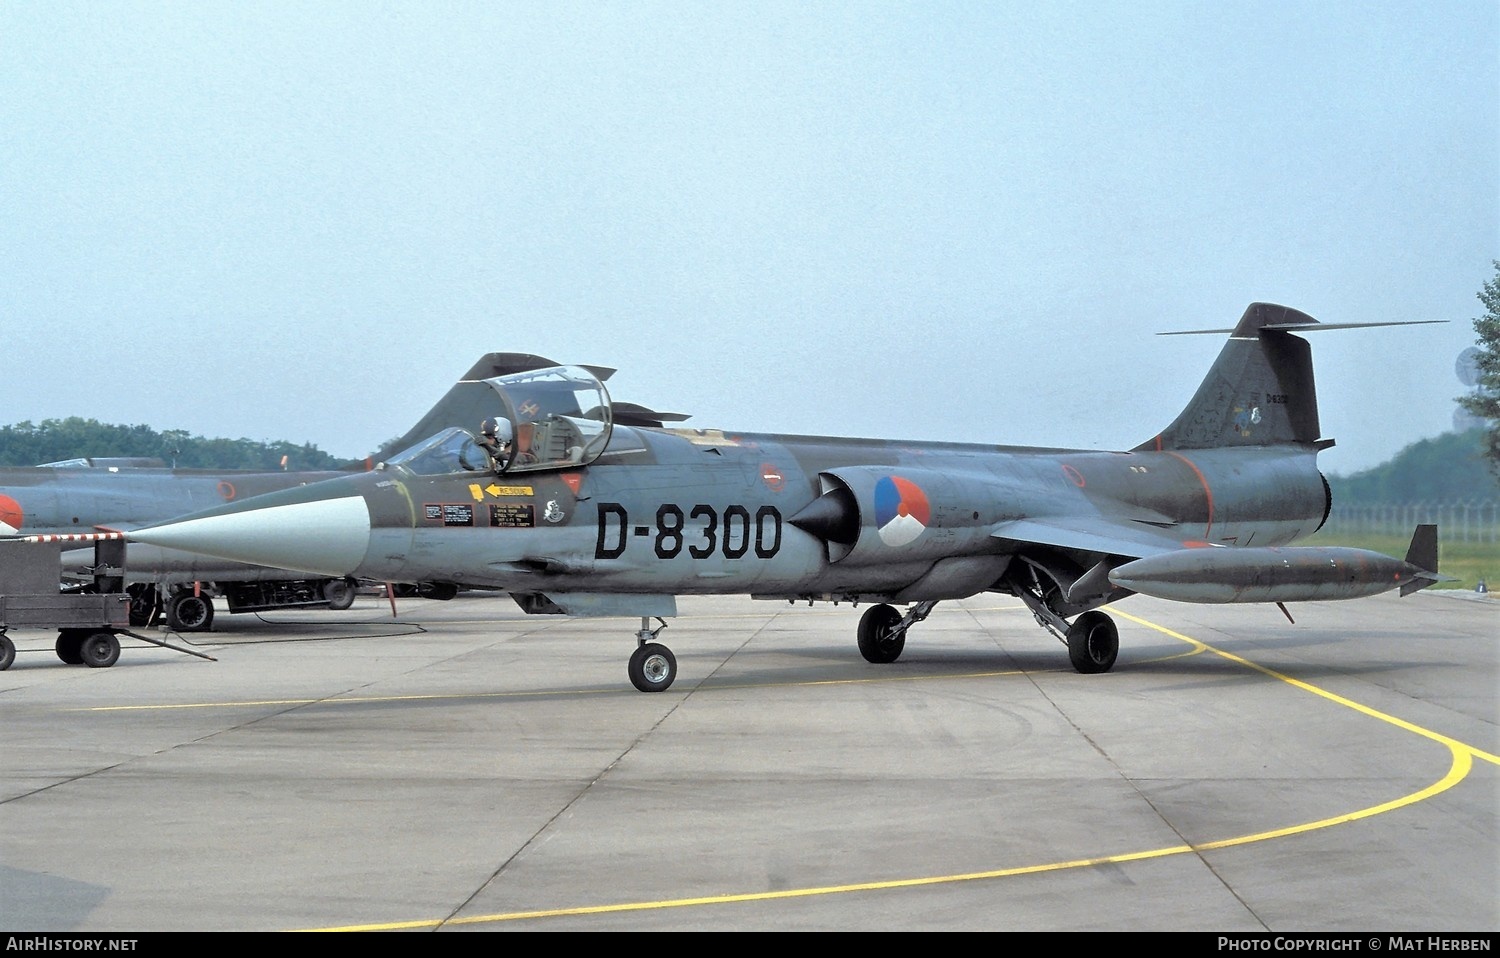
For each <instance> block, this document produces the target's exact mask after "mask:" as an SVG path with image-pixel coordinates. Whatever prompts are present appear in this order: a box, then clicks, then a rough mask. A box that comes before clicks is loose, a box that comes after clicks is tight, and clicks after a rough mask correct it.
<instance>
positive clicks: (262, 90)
mask: <svg viewBox="0 0 1500 958" xmlns="http://www.w3.org/2000/svg"><path fill="white" fill-rule="evenodd" d="M1496 258H1500V6H1497V4H1496V3H1494V2H1493V0H1482V2H1468V0H1442V2H1438V3H1434V4H1418V3H1398V2H1390V3H1379V2H1374V3H1372V2H1360V3H1339V2H1320V3H1303V2H1296V0H1285V2H1238V3H1237V2H1232V0H1231V2H1207V0H1205V2H1171V3H1142V2H1134V0H1133V2H1130V3H1118V4H1109V3H1104V2H1086V3H1075V4H1064V3H1044V4H1037V3H1032V2H1027V3H1016V4H1006V3H999V2H978V3H939V2H925V3H913V4H898V3H879V2H861V3H806V2H796V3H786V4H781V3H746V4H732V5H731V4H706V3H690V2H679V3H647V4H637V3H600V2H590V3H583V4H577V5H573V4H567V3H543V4H521V5H513V4H507V3H497V2H483V3H431V2H412V3H402V4H389V5H386V4H379V3H372V2H358V3H353V2H350V3H333V2H316V3H314V2H303V3H264V2H262V3H254V2H252V3H238V2H237V3H228V2H223V3H211V2H208V3H206V2H191V3H169V2H160V0H153V2H148V3H138V4H137V3H120V2H87V3H76V4H67V3H58V2H54V0H47V2H29V0H8V2H5V3H3V4H0V323H3V329H4V331H5V334H6V335H5V354H6V359H7V362H6V363H5V366H4V372H3V375H0V423H8V422H19V421H22V420H32V421H39V420H42V419H48V418H60V417H65V416H87V417H93V418H97V419H100V420H102V421H105V422H118V423H127V424H135V423H144V424H148V425H151V426H153V427H155V428H158V429H169V428H170V429H186V430H188V431H189V432H192V433H199V434H203V435H207V436H227V437H230V438H240V437H246V438H251V439H289V440H292V441H294V442H312V443H316V444H317V445H318V446H320V447H322V448H323V449H325V450H327V451H329V452H331V453H334V454H335V455H340V456H348V457H351V458H352V457H355V456H361V455H364V454H365V453H367V452H369V451H371V450H372V449H374V448H375V447H376V446H378V445H379V444H380V443H382V442H384V441H385V440H387V439H389V438H390V437H392V436H395V435H397V434H398V433H401V432H403V431H405V430H406V429H407V428H408V427H409V426H410V425H411V424H412V423H413V422H415V421H416V419H417V418H418V416H419V415H420V413H421V412H423V411H425V410H426V409H427V408H428V407H429V406H430V405H431V404H432V403H433V402H435V401H436V400H437V398H438V397H439V396H440V395H441V394H442V393H443V392H444V391H445V390H446V388H447V386H448V385H449V384H450V383H451V382H452V381H453V380H454V379H455V378H457V377H458V376H459V375H460V374H461V373H463V372H464V371H465V370H466V369H467V368H468V367H469V366H470V365H471V364H472V363H473V362H474V360H475V359H477V358H478V357H479V356H480V355H481V354H483V353H485V352H490V351H498V350H512V351H527V352H535V353H540V354H542V355H545V356H548V357H551V358H553V359H556V360H558V361H559V362H578V363H590V364H596V365H604V366H612V367H615V368H617V369H619V372H618V374H616V375H615V376H614V378H613V379H611V380H610V382H609V388H610V390H611V392H612V394H613V395H614V396H615V398H617V399H625V400H630V401H634V402H640V403H644V404H647V405H651V406H655V407H657V408H660V409H666V410H671V411H678V412H684V413H692V414H693V419H691V420H690V421H689V425H696V426H701V427H723V428H730V429H743V430H756V431H780V432H798V433H815V434H844V435H862V436H887V437H901V438H911V439H945V440H969V441H976V442H986V443H1018V444H1043V445H1064V446H1076V447H1080V448H1101V449H1110V448H1126V447H1129V446H1132V445H1135V444H1136V443H1139V442H1142V441H1144V440H1145V439H1147V438H1148V437H1150V436H1151V435H1153V434H1155V432H1156V431H1157V430H1159V429H1160V428H1161V427H1163V426H1165V425H1166V424H1167V423H1168V422H1169V421H1170V420H1171V419H1172V418H1173V417H1174V416H1175V415H1176V414H1177V412H1178V411H1179V409H1180V408H1181V407H1182V406H1183V404H1184V403H1186V401H1187V400H1188V398H1189V397H1190V396H1191V395H1192V393H1193V391H1194V389H1195V388H1196V387H1197V384H1198V382H1199V380H1200V379H1201V378H1202V376H1203V374H1204V373H1205V372H1206V371H1207V369H1208V366H1209V365H1210V363H1211V362H1212V359H1213V357H1214V356H1215V355H1216V354H1217V352H1218V350H1219V347H1220V345H1221V343H1220V341H1219V339H1218V338H1217V337H1201V336H1199V337H1169V338H1159V337H1157V336H1155V335H1154V334H1155V333H1157V332H1159V331H1164V330H1172V329H1194V328H1202V327H1205V326H1213V327H1217V326H1231V325H1233V324H1234V322H1235V320H1236V319H1237V318H1238V317H1239V315H1240V314H1241V313H1242V312H1243V311H1244V309H1245V307H1246V305H1248V304H1249V303H1251V302H1253V301H1256V300H1264V301H1270V302H1279V303H1283V304H1285V305H1288V306H1293V307H1296V308H1298V309H1301V310H1303V311H1305V312H1308V313H1310V314H1312V315H1313V316H1315V317H1317V318H1318V319H1321V320H1323V321H1325V322H1357V321H1383V320H1409V319H1448V320H1452V321H1453V322H1451V323H1450V324H1448V325H1446V326H1425V327H1413V328H1408V329H1390V330H1368V331H1350V332H1328V333H1322V334H1318V335H1315V336H1311V337H1309V338H1310V339H1311V340H1312V344H1313V355H1314V359H1315V362H1316V365H1317V371H1318V376H1319V378H1318V387H1319V389H1318V392H1319V397H1320V400H1321V409H1322V425H1323V433H1324V435H1325V436H1331V437H1334V438H1336V439H1337V440H1338V446H1337V447H1336V448H1335V449H1333V450H1331V451H1329V452H1328V453H1325V454H1324V456H1323V460H1322V461H1323V464H1324V468H1325V470H1326V471H1330V472H1336V473H1344V474H1347V473H1350V472H1353V471H1356V470H1358V469H1361V468H1365V467H1368V466H1371V465H1374V464H1377V463H1379V462H1381V461H1383V460H1384V459H1386V458H1388V457H1389V456H1390V455H1391V454H1393V453H1395V452H1396V451H1397V450H1399V449H1400V448H1401V447H1402V446H1404V445H1406V444H1408V443H1410V442H1413V441H1415V440H1417V439H1421V438H1424V437H1427V436H1431V435H1435V434H1438V433H1440V432H1443V431H1445V430H1447V429H1449V428H1450V427H1451V425H1452V423H1453V410H1454V404H1453V402H1452V399H1453V397H1454V396H1455V395H1457V394H1458V393H1460V392H1461V391H1462V390H1463V388H1464V387H1463V386H1462V385H1461V383H1460V382H1459V381H1458V378H1457V376H1456V375H1455V372H1454V363H1455V360H1456V359H1457V357H1458V354H1459V353H1460V352H1461V351H1462V350H1463V349H1464V348H1465V347H1466V346H1469V345H1472V344H1473V343H1474V341H1475V335H1474V330H1473V326H1472V319H1473V318H1474V317H1475V316H1477V315H1479V314H1480V313H1481V311H1482V307H1481V305H1480V304H1479V302H1478V300H1477V299H1476V298H1475V294H1476V293H1477V292H1478V291H1479V289H1480V287H1481V286H1482V285H1483V283H1484V282H1485V281H1486V280H1487V279H1490V278H1492V277H1493V276H1494V275H1495V270H1494V267H1493V266H1492V265H1491V261H1492V260H1494V259H1496Z"/></svg>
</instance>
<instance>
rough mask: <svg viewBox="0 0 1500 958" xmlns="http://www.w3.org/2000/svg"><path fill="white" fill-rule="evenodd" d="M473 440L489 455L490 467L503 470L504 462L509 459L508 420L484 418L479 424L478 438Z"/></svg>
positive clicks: (509, 433) (509, 437)
mask: <svg viewBox="0 0 1500 958" xmlns="http://www.w3.org/2000/svg"><path fill="white" fill-rule="evenodd" d="M474 442H475V444H476V445H478V446H479V448H480V449H483V450H484V451H485V452H486V453H487V454H488V455H489V457H490V468H491V469H493V470H494V471H495V472H502V471H504V469H505V466H506V464H507V463H508V462H509V461H510V449H511V431H510V421H509V420H504V419H498V420H497V419H486V420H485V421H484V422H482V423H480V424H479V438H478V439H476V440H474Z"/></svg>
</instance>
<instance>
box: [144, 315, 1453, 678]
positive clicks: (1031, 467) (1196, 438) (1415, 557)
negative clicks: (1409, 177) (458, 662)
mask: <svg viewBox="0 0 1500 958" xmlns="http://www.w3.org/2000/svg"><path fill="white" fill-rule="evenodd" d="M1375 325H1407V324H1404V323H1401V324H1398V323H1349V324H1332V323H1328V324H1320V323H1318V322H1317V321H1316V320H1314V319H1313V318H1312V317H1310V316H1308V315H1306V314H1304V313H1301V312H1298V311H1297V310H1294V309H1289V308H1287V307H1284V306H1276V305H1271V304H1266V303H1255V304H1252V305H1251V306H1250V307H1249V309H1247V310H1246V311H1245V314H1244V316H1243V317H1242V318H1241V319H1240V321H1239V323H1238V324H1237V325H1236V326H1234V327H1233V328H1232V329H1223V330H1198V331H1197V332H1205V333H1228V334H1229V338H1228V342H1227V343H1226V344H1225V345H1224V347H1223V349H1222V351H1221V352H1220V354H1219V356H1218V359H1217V360H1216V361H1215V363H1214V364H1213V366H1212V368H1211V369H1210V371H1209V373H1208V376H1207V378H1205V379H1204V381H1203V383H1202V385H1201V386H1200V387H1199V389H1198V391H1197V393H1196V394H1195V395H1194V396H1193V398H1192V399H1191V401H1190V402H1189V403H1188V405H1187V407H1186V408H1185V409H1184V410H1183V412H1182V414H1181V415H1179V416H1178V417H1177V418H1176V420H1174V421H1173V422H1172V423H1171V424H1170V425H1168V426H1167V427H1166V428H1165V429H1162V430H1161V431H1160V432H1159V433H1157V434H1156V435H1154V436H1152V437H1151V438H1150V439H1148V440H1147V441H1146V442H1144V443H1141V444H1140V445H1137V446H1136V447H1134V448H1132V449H1129V450H1126V451H1120V452H1098V451H1085V450H1069V449H1042V448H1021V447H1004V446H989V445H971V444H961V443H949V442H917V441H895V440H880V439H843V438H827V437H808V436H784V435H766V434H757V433H748V432H734V431H727V430H696V429H683V428H669V427H667V426H666V425H665V423H660V424H657V425H641V424H630V423H627V422H625V421H622V418H621V417H620V416H619V415H617V412H618V409H617V407H615V406H614V405H613V404H612V403H611V400H610V397H609V395H608V393H607V392H606V391H605V388H604V386H603V384H602V383H601V382H600V380H599V379H598V377H597V376H595V375H594V374H593V373H591V372H590V371H589V370H588V369H587V368H585V367H581V366H559V367H553V368H546V369H533V370H527V371H522V372H517V373H514V374H510V375H503V376H497V377H494V378H491V379H489V380H487V385H488V387H489V388H490V389H491V390H492V392H493V394H494V398H495V399H496V400H498V402H497V403H495V405H497V406H498V407H499V408H501V409H502V410H503V414H502V415H501V416H500V417H499V418H498V422H497V424H496V425H497V427H498V428H496V429H494V430H493V432H494V433H495V437H494V440H491V441H490V442H489V443H488V445H489V448H488V449H486V448H481V446H480V445H479V444H478V443H477V442H476V437H475V436H474V435H473V434H471V433H470V432H468V431H466V430H465V429H463V428H450V429H447V430H444V431H441V432H438V433H437V434H435V435H433V436H432V437H431V438H430V439H428V440H426V441H424V442H422V443H419V444H417V445H415V446H414V447H412V448H410V449H408V450H406V451H404V452H402V453H400V454H398V455H395V456H392V457H391V458H389V459H387V460H385V461H384V462H382V463H381V464H379V465H377V466H376V467H375V469H374V470H372V471H371V472H369V473H367V474H363V475H358V476H349V477H343V478H339V479H334V480H331V481H327V482H322V483H317V484H314V485H309V486H305V487H302V488H299V489H290V490H285V491H282V492H277V493H272V494H270V495H266V496H261V497H258V498H255V499H250V500H246V501H244V502H239V503H233V504H229V505H226V506H222V507H220V508H217V509H213V510H210V511H207V512H203V513H200V514H198V515H196V516H192V517H186V518H183V519H181V520H179V521H175V522H170V523H166V524H162V525H156V526H152V527H150V528H146V529H139V530H136V531H134V532H133V533H131V534H130V536H129V538H130V539H131V540H132V541H134V542H137V543H144V544H148V545H154V546H163V547H169V548H174V549H184V550H189V551H193V552H201V553H204V554H207V555H213V556H220V557H224V558H229V559H236V560H241V561H247V562H257V563H263V564H267V565H275V566H281V567H286V568H292V569H300V570H303V571H304V572H307V573H308V574H315V575H324V576H358V577H363V578H370V579H376V580H386V579H399V580H440V581H451V582H460V583H464V584H469V585H482V586H487V587H491V588H495V589H502V590H505V591H506V592H509V593H510V594H511V595H512V597H513V598H514V599H515V600H516V601H517V602H518V603H519V604H520V606H521V608H522V609H524V610H525V611H527V612H531V613H566V614H571V615H588V616H630V617H637V616H638V617H640V629H639V631H637V632H636V634H635V639H636V646H637V647H636V649H635V651H634V653H633V654H632V655H631V656H630V660H629V666H628V674H629V677H630V680H631V682H632V684H634V685H635V687H636V688H638V689H640V690H642V691H645V692H659V691H662V690H664V689H666V688H668V687H670V686H671V684H672V682H673V680H674V679H675V677H676V674H677V663H676V659H675V657H674V656H673V654H672V652H671V650H670V649H668V648H667V646H666V645H665V644H663V643H662V642H661V641H659V638H660V632H661V630H662V629H663V628H665V627H666V622H665V617H667V616H672V615H675V614H676V596H678V595H684V594H749V595H752V596H756V597H761V598H770V599H782V600H794V601H809V602H812V601H819V600H823V601H833V602H843V601H847V602H853V603H865V604H868V605H869V608H867V609H866V610H865V611H864V613H863V615H862V617H861V618H860V621H859V627H858V633H857V645H858V648H859V651H860V652H861V654H862V655H863V656H864V658H865V659H867V660H868V661H870V662H874V663H890V662H894V661H896V659H897V658H898V657H899V656H900V655H901V654H902V651H903V649H904V647H905V643H906V639H907V636H908V634H909V633H910V632H911V631H912V629H913V627H914V626H916V625H917V624H918V623H920V622H921V621H922V620H923V619H925V618H926V617H927V616H928V615H929V614H930V613H931V612H932V609H933V607H934V606H935V605H937V603H939V602H941V601H944V600H949V599H959V598H965V597H968V596H972V595H976V594H979V593H982V592H996V593H1003V594H1007V595H1011V596H1015V597H1016V598H1017V599H1019V600H1020V601H1021V602H1023V603H1024V604H1025V605H1026V607H1027V608H1028V609H1029V610H1030V611H1031V612H1032V614H1033V615H1034V617H1035V619H1036V621H1037V623H1038V624H1039V625H1040V626H1041V627H1042V628H1044V629H1046V630H1048V631H1050V632H1052V633H1053V634H1054V635H1056V636H1057V637H1058V638H1059V639H1061V640H1062V642H1063V644H1064V645H1066V647H1067V650H1068V656H1069V659H1070V661H1071V663H1072V665H1073V667H1074V668H1075V669H1077V670H1078V671H1079V672H1085V673H1098V672H1105V671H1107V670H1109V669H1110V668H1111V667H1112V666H1113V665H1114V664H1115V660H1116V657H1117V654H1118V651H1119V634H1118V630H1117V629H1116V627H1115V625H1114V623H1113V621H1112V620H1111V619H1110V617H1109V616H1108V615H1106V614H1105V613H1103V612H1101V611H1099V607H1101V606H1103V605H1106V604H1108V603H1113V602H1119V601H1120V600H1122V599H1125V598H1126V597H1128V596H1130V595H1132V594H1134V593H1142V594H1146V595H1154V596H1160V597H1164V598H1168V599H1175V600H1180V601H1185V602H1206V603H1213V602H1274V603H1278V604H1282V611H1283V612H1285V611H1286V608H1285V605H1284V603H1287V602H1294V601H1304V600H1314V599H1342V598H1355V597H1359V596H1368V595H1374V594H1377V593H1380V592H1384V591H1387V590H1390V589H1396V588H1399V589H1400V590H1401V591H1402V593H1403V594H1407V593H1409V592H1413V591H1416V590H1417V589H1421V588H1424V587H1426V586H1428V585H1430V584H1432V583H1433V582H1434V581H1436V580H1438V579H1440V578H1443V577H1442V576H1439V575H1438V574H1437V571H1436V566H1437V539H1436V534H1435V530H1434V529H1432V528H1431V527H1426V528H1423V529H1420V530H1419V531H1418V534H1417V535H1416V536H1415V537H1414V539H1413V543H1412V549H1411V551H1410V553H1409V554H1408V556H1407V558H1406V559H1405V560H1402V559H1396V558H1392V557H1390V556H1385V555H1381V554H1379V553H1375V552H1368V551H1365V550H1356V549H1345V548H1328V547H1316V546H1291V545H1289V544H1290V543H1292V542H1294V541H1296V540H1299V539H1302V538H1304V537H1306V536H1308V535H1311V534H1312V533H1313V532H1315V531H1317V529H1318V528H1319V527H1320V526H1322V524H1323V522H1324V521H1325V520H1326V519H1327V517H1328V513H1329V508H1330V506H1331V495H1330V491H1329V487H1328V483H1327V481H1326V480H1325V479H1324V477H1323V476H1322V474H1321V473H1320V472H1319V471H1318V468H1317V454H1318V452H1319V451H1320V450H1322V449H1326V448H1328V447H1329V446H1331V445H1332V444H1333V442H1332V440H1329V439H1324V438H1322V437H1321V435H1320V430H1319V425H1318V410H1317V401H1316V397H1315V394H1314V386H1313V372H1312V361H1311V350H1310V348H1309V346H1308V343H1307V341H1306V340H1305V339H1303V338H1301V337H1300V336H1298V335H1296V334H1297V333H1300V332H1306V331H1311V330H1322V329H1334V328H1347V327H1355V326H1375ZM132 548H134V547H132ZM653 618H654V619H656V621H657V622H658V623H660V625H659V626H658V627H657V628H655V629H653V628H651V624H652V622H651V620H652V619H653Z"/></svg>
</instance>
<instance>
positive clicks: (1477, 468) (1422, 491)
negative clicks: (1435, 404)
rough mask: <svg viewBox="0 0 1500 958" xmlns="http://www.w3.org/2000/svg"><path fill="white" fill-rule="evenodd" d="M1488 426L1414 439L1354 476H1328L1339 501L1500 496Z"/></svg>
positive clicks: (1471, 499)
mask: <svg viewBox="0 0 1500 958" xmlns="http://www.w3.org/2000/svg"><path fill="white" fill-rule="evenodd" d="M1487 440H1488V434H1487V431H1486V430H1485V429H1484V428H1482V427H1481V428H1478V429H1470V430H1469V431H1468V432H1448V433H1444V434H1443V435H1441V436H1436V437H1434V438H1432V439H1423V440H1421V441H1420V442H1414V443H1412V444H1411V445H1409V446H1407V447H1406V448H1405V449H1402V450H1401V451H1400V452H1398V453H1396V455H1395V456H1394V457H1393V458H1392V459H1391V460H1390V461H1389V462H1385V463H1382V464H1381V465H1378V466H1375V467H1373V468H1371V469H1366V470H1364V471H1362V472H1357V473H1355V474H1354V475H1352V476H1329V477H1328V485H1329V486H1330V487H1331V488H1332V489H1333V501H1334V502H1336V503H1339V504H1340V505H1351V504H1359V503H1394V502H1433V501H1443V502H1455V501H1456V502H1479V501H1489V500H1492V499H1500V479H1497V478H1496V474H1495V472H1494V471H1493V470H1492V469H1491V468H1490V466H1489V460H1488V456H1487V453H1488V442H1487Z"/></svg>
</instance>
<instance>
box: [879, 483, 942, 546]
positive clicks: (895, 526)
mask: <svg viewBox="0 0 1500 958" xmlns="http://www.w3.org/2000/svg"><path fill="white" fill-rule="evenodd" d="M931 520H932V506H930V505H929V504H928V502H927V494H926V493H925V492H923V491H922V490H921V489H920V488H918V486H917V484H916V483H914V482H909V481H907V480H905V479H898V478H896V477H895V476H887V477H885V478H884V479H881V480H880V481H878V482H876V483H875V530H876V531H877V532H879V533H880V541H881V542H884V543H885V544H886V545H888V546H892V547H897V546H904V545H906V544H907V543H910V542H914V541H916V538H917V536H920V535H921V534H922V530H923V529H926V528H927V524H928V523H929V522H930V521H931Z"/></svg>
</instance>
